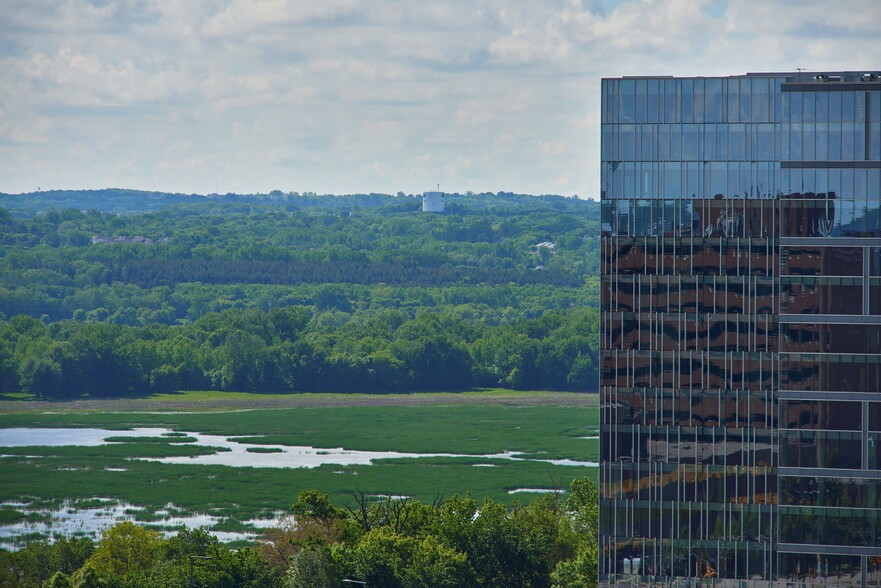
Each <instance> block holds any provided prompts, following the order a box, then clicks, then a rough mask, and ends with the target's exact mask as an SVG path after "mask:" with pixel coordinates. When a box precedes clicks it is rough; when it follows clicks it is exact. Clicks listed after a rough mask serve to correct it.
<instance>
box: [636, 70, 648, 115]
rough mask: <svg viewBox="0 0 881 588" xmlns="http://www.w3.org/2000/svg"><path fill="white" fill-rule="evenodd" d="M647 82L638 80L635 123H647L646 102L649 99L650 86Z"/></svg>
mask: <svg viewBox="0 0 881 588" xmlns="http://www.w3.org/2000/svg"><path fill="white" fill-rule="evenodd" d="M646 82H647V80H636V100H635V104H636V113H635V114H634V118H633V120H634V122H638V123H643V122H646V117H645V111H646V104H645V103H646V100H647V99H648V95H647V94H648V84H647V83H646Z"/></svg>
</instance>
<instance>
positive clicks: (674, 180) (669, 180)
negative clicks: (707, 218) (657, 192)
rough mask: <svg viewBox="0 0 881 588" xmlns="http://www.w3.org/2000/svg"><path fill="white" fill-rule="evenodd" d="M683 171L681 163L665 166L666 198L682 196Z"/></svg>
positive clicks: (666, 164)
mask: <svg viewBox="0 0 881 588" xmlns="http://www.w3.org/2000/svg"><path fill="white" fill-rule="evenodd" d="M681 171H682V165H681V164H679V163H665V164H664V193H663V196H664V197H665V198H677V197H679V196H681V192H682V186H681Z"/></svg>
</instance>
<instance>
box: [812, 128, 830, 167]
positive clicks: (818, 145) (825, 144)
mask: <svg viewBox="0 0 881 588" xmlns="http://www.w3.org/2000/svg"><path fill="white" fill-rule="evenodd" d="M814 138H815V143H814V157H816V158H817V161H824V160H826V159H829V123H817V124H816V126H815V132H814Z"/></svg>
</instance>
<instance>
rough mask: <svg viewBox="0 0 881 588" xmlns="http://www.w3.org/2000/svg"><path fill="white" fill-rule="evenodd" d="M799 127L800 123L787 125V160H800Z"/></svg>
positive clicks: (800, 134)
mask: <svg viewBox="0 0 881 588" xmlns="http://www.w3.org/2000/svg"><path fill="white" fill-rule="evenodd" d="M801 127H802V125H801V123H792V124H791V125H789V159H794V160H799V159H802V149H801V136H802V129H801Z"/></svg>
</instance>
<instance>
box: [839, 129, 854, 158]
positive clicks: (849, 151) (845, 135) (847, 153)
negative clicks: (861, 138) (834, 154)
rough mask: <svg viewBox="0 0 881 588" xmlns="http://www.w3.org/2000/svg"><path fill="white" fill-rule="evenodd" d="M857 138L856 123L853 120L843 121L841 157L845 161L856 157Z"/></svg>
mask: <svg viewBox="0 0 881 588" xmlns="http://www.w3.org/2000/svg"><path fill="white" fill-rule="evenodd" d="M855 139H856V124H855V123H852V122H850V123H849V122H845V123H841V159H843V160H845V161H848V160H851V159H854V140H855Z"/></svg>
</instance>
